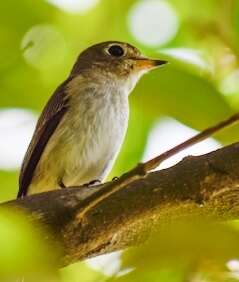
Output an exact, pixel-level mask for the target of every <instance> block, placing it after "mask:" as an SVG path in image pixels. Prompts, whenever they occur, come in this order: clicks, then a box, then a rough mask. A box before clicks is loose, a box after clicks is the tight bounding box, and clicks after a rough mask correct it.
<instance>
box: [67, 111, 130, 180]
mask: <svg viewBox="0 0 239 282" xmlns="http://www.w3.org/2000/svg"><path fill="white" fill-rule="evenodd" d="M127 123H128V115H127V113H120V115H117V113H115V112H110V111H106V113H105V114H104V113H103V112H101V113H100V114H99V115H98V116H97V117H96V118H95V122H92V123H90V124H91V126H89V125H88V126H87V128H85V129H84V130H83V128H82V123H81V124H79V125H78V129H77V130H76V133H74V134H73V136H72V138H71V139H70V140H71V141H70V143H69V147H70V148H69V154H67V158H66V162H65V174H64V177H63V182H64V184H65V185H66V186H74V185H81V184H85V183H88V182H90V181H92V180H103V179H104V178H105V177H106V175H107V174H108V173H109V170H110V169H111V167H112V165H113V162H114V160H115V158H116V156H117V154H118V152H119V150H120V147H121V144H122V142H123V140H124V136H125V132H126V129H127ZM82 132H84V136H82Z"/></svg>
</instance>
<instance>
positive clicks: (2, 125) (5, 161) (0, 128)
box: [0, 108, 37, 170]
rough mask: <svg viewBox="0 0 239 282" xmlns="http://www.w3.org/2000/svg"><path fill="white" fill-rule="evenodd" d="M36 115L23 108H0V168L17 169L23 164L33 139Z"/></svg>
mask: <svg viewBox="0 0 239 282" xmlns="http://www.w3.org/2000/svg"><path fill="white" fill-rule="evenodd" d="M36 120H37V118H36V116H35V115H34V114H33V113H32V112H30V111H27V110H23V109H14V108H13V109H3V110H0V169H1V170H15V169H18V168H19V167H20V165H21V162H22V160H23V157H24V155H25V152H26V150H27V147H28V144H29V142H30V140H31V136H32V134H33V131H34V128H35V125H36Z"/></svg>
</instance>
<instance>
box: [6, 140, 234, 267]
mask: <svg viewBox="0 0 239 282" xmlns="http://www.w3.org/2000/svg"><path fill="white" fill-rule="evenodd" d="M107 185H108V183H105V184H103V185H98V186H94V187H76V188H67V189H61V190H54V191H50V192H45V193H42V194H36V195H32V196H27V197H25V198H23V199H17V200H14V201H10V202H7V203H3V204H1V206H2V207H14V208H15V209H21V210H24V211H27V214H28V217H27V218H28V219H29V220H30V221H33V222H37V223H40V224H41V225H43V226H44V227H46V228H47V229H48V231H49V233H48V236H47V237H46V240H51V239H52V238H54V240H56V239H57V241H58V242H59V243H60V245H61V247H62V249H63V255H62V257H61V259H60V266H65V265H68V264H71V263H73V262H76V261H79V260H82V259H86V258H89V257H92V256H96V255H99V254H105V253H109V252H112V251H115V250H120V249H123V248H126V247H129V246H132V245H136V244H138V243H140V242H141V241H143V240H144V239H145V238H146V237H145V235H146V234H148V232H149V231H150V230H151V229H152V228H154V227H156V226H161V225H163V224H165V223H167V222H168V221H171V220H172V219H173V218H178V217H188V216H189V217H191V216H201V217H207V218H213V219H214V220H228V219H238V218H239V143H236V144H233V145H230V146H228V147H225V148H222V149H219V150H217V151H215V152H211V153H209V154H206V155H202V156H197V157H193V156H189V157H187V158H185V159H183V160H182V161H181V162H180V163H178V164H177V165H175V166H173V167H171V168H168V169H165V170H160V171H156V172H151V173H149V174H148V175H147V176H146V177H144V178H142V179H138V180H136V181H133V182H132V183H130V184H128V185H127V186H126V187H124V188H123V189H120V190H119V191H117V192H115V193H113V194H112V195H110V196H108V197H107V198H105V199H103V200H102V201H101V202H99V203H98V204H97V205H96V206H94V207H93V208H91V209H89V210H88V211H87V213H85V214H84V213H82V212H83V211H84V209H85V207H87V206H88V205H89V203H91V201H93V200H94V199H96V198H97V197H99V193H104V190H105V189H107ZM115 185H117V180H116V181H115ZM82 214H84V216H83V217H82ZM143 231H144V232H143Z"/></svg>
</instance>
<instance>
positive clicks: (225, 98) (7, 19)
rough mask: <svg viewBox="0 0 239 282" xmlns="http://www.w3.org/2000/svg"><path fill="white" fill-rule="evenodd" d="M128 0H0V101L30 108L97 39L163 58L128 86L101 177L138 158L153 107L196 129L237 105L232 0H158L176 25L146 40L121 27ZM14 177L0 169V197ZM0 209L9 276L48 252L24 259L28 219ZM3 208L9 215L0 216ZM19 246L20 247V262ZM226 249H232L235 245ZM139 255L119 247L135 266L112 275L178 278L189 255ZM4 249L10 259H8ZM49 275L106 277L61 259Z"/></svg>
mask: <svg viewBox="0 0 239 282" xmlns="http://www.w3.org/2000/svg"><path fill="white" fill-rule="evenodd" d="M146 1H147V0H146ZM156 1H157V0H156ZM158 1H160V0H158ZM162 1H163V0H162ZM136 2H137V3H138V2H140V1H134V0H121V1H120V0H101V1H99V3H98V4H97V5H96V6H94V7H92V8H91V9H89V10H88V11H86V12H84V13H81V12H79V13H74V14H72V13H69V12H66V11H63V10H61V9H59V8H57V7H55V6H54V5H51V4H49V3H47V2H46V1H40V0H37V1H33V0H21V1H18V0H8V1H1V3H0V38H1V40H0V85H1V94H0V109H6V108H22V109H28V110H31V111H33V112H35V113H36V114H39V113H40V111H41V109H42V108H43V106H44V104H45V103H46V101H47V99H48V98H49V96H50V95H51V93H52V92H53V91H54V90H55V88H56V87H57V85H59V83H60V82H62V81H63V80H64V79H65V78H66V77H67V75H68V73H69V71H70V69H71V66H72V65H73V63H74V61H75V59H76V57H77V56H78V54H79V53H80V52H81V51H82V50H83V49H85V48H86V47H88V46H89V45H91V44H94V43H96V42H100V41H105V40H122V41H127V42H129V43H131V44H133V45H135V46H137V47H138V48H139V49H140V50H141V51H142V52H143V53H144V54H146V55H149V56H152V57H155V58H161V59H168V60H169V61H170V64H169V65H167V66H166V67H165V68H162V69H159V70H155V71H153V72H152V73H150V74H148V75H146V76H145V77H144V78H143V79H142V80H141V81H140V83H139V84H138V85H137V87H136V88H135V89H134V91H133V93H132V95H131V96H130V106H131V117H130V124H129V130H128V134H127V138H126V141H125V144H124V146H123V148H122V152H121V154H120V157H119V158H118V160H117V162H116V165H115V167H114V170H113V172H112V173H111V176H110V177H112V176H116V175H120V174H121V173H123V172H124V171H127V170H128V169H129V168H131V167H132V166H133V165H134V164H136V163H137V162H138V161H139V160H140V159H141V157H142V154H143V152H144V149H145V144H146V142H147V137H148V134H149V132H150V129H151V128H152V127H153V125H154V124H155V123H156V122H157V121H158V120H160V119H161V118H162V117H164V116H170V117H173V118H175V119H176V120H178V121H180V122H181V123H183V124H185V125H187V126H190V127H192V128H195V129H197V130H202V129H204V128H206V127H208V126H210V125H213V124H215V123H216V122H218V121H220V120H222V119H224V118H226V117H228V116H230V115H231V114H233V113H234V112H236V111H238V108H239V98H238V97H239V93H238V92H239V82H237V80H238V79H232V74H235V73H236V71H237V69H238V60H239V58H238V50H239V1H237V0H168V1H166V0H165V1H163V2H167V3H168V4H170V7H171V8H172V9H173V10H174V11H175V13H176V15H177V17H178V30H177V32H176V33H175V36H172V38H171V39H170V40H169V41H168V42H165V43H164V44H162V45H154V46H150V45H147V44H145V43H144V42H141V41H139V40H138V39H137V37H136V36H135V35H134V34H133V33H132V32H131V31H130V28H129V23H128V19H129V13H130V11H131V10H132V9H133V7H134V5H135V3H136ZM35 27H37V28H40V29H36V32H35V34H33V35H32V37H31V35H29V36H30V37H29V38H28V37H27V36H26V34H29V30H32V28H35ZM47 32H48V33H47ZM172 48H174V49H175V50H180V49H181V48H184V49H185V50H186V51H185V52H186V53H187V50H188V49H190V50H194V51H195V52H199V54H200V59H201V60H202V61H203V62H205V63H206V67H204V68H202V67H201V66H200V64H197V63H196V64H195V63H193V62H192V61H190V59H189V60H186V59H185V58H183V57H182V56H181V57H180V56H175V55H172V54H170V52H169V51H170V50H172ZM188 52H189V51H188ZM29 58H30V59H29ZM29 60H30V61H29ZM238 77H239V75H238ZM238 81H239V80H238ZM0 138H4V131H2V132H1V133H0ZM216 138H217V140H218V141H219V142H221V143H222V144H229V143H232V142H235V141H237V140H238V138H239V126H238V125H236V126H233V127H231V128H230V129H227V130H224V131H223V132H221V133H220V134H218V135H216ZM0 157H1V156H0ZM17 179H18V171H6V170H2V171H1V170H0V183H1V193H0V200H1V201H5V200H10V199H13V198H14V197H15V195H16V192H17ZM0 217H3V220H0V222H1V224H0V249H1V248H3V246H5V248H4V249H1V250H3V251H2V252H1V254H0V264H1V265H0V275H1V273H2V275H3V276H4V275H7V277H8V275H9V273H11V274H12V273H16V274H18V273H19V268H20V269H25V268H24V267H25V266H26V265H29V264H30V265H32V268H33V269H34V271H36V268H35V265H36V264H38V265H42V269H44V271H45V265H46V262H45V260H43V259H42V257H44V256H46V257H48V252H46V253H45V255H42V256H41V255H40V254H39V260H36V261H37V262H34V263H33V261H34V260H33V259H32V257H31V255H32V252H33V250H32V248H34V247H33V246H34V242H35V241H34V240H35V239H31V238H30V239H29V238H28V236H29V234H31V231H29V232H27V231H26V230H27V228H28V227H27V228H21V227H19V226H18V224H14V223H15V222H18V221H19V222H21V219H20V218H19V219H16V218H15V214H14V213H13V214H9V215H8V216H5V213H4V212H3V214H2V215H0ZM6 218H7V219H8V220H4V219H6ZM23 224H25V223H24V221H23ZM227 228H228V227H226V231H225V230H224V231H225V232H227ZM29 229H31V228H30V227H29ZM6 230H9V232H10V233H11V236H10V235H4V234H5V233H4V232H5V231H6ZM190 230H191V229H190ZM190 230H189V232H190ZM191 231H192V230H191ZM224 231H223V232H224ZM228 232H229V233H230V232H231V231H228ZM25 233H26V234H25ZM16 234H18V235H17V236H16ZM224 235H225V234H224V233H223V234H222V236H224ZM9 236H10V237H9ZM21 236H22V241H23V242H21V243H19V240H18V239H17V238H18V237H21ZM228 236H230V235H228ZM233 236H234V235H233ZM30 237H31V236H30ZM9 238H10V239H9ZM233 238H234V237H233ZM174 239H175V238H174ZM36 240H38V238H36ZM165 240H166V239H165ZM9 241H10V242H11V244H10V243H9ZM194 243H195V242H194ZM212 243H213V242H212ZM179 244H181V242H180V241H179ZM192 244H193V243H192ZM196 244H197V243H195V245H196ZM202 244H203V242H202ZM36 245H37V244H36ZM168 245H170V244H168ZM7 246H8V247H9V248H8V247H7ZM27 246H28V247H27ZM161 247H162V246H161ZM159 248H160V246H159ZM212 249H213V248H212ZM23 251H24V253H28V254H29V255H28V257H27V258H25V259H24V263H22V264H20V265H21V267H19V262H20V261H21V262H22V258H21V255H20V254H21V253H22V252H23ZM180 251H182V250H180ZM212 252H213V251H212ZM222 252H223V250H222ZM145 253H146V254H145ZM232 253H233V256H234V255H235V252H232ZM130 255H131V257H130ZM142 255H144V256H145V255H148V256H149V254H148V253H147V250H145V249H144V250H142V253H140V251H138V252H135V253H134V252H133V251H132V253H130V252H129V254H128V255H126V259H125V264H126V265H128V267H130V266H131V267H132V266H135V267H136V271H135V272H134V274H132V273H131V274H129V275H126V276H124V278H119V280H123V281H166V282H167V281H186V280H184V279H185V275H184V274H185V272H186V270H185V269H187V270H188V264H185V263H184V262H182V263H181V262H180V263H178V261H177V262H175V260H174V261H172V260H171V257H172V256H173V255H172V256H171V257H170V256H167V258H166V259H167V262H168V261H169V263H167V264H166V266H162V267H161V268H160V270H159V269H158V268H154V267H153V268H150V264H147V266H145V271H144V275H145V276H144V278H143V277H142V273H141V272H142V266H140V262H139V261H138V260H139V258H140V256H142ZM185 256H187V255H185ZM13 257H14V258H15V260H13V261H11V259H12V258H13ZM222 257H224V256H223V255H222ZM229 257H230V256H229ZM227 258H228V256H227ZM150 261H152V264H151V266H153V265H154V264H157V263H159V262H158V258H157V256H155V257H154V258H153V259H151V260H150ZM9 264H11V266H12V268H11V271H8V268H9ZM24 265H25V266H24ZM137 267H138V268H137ZM26 269H27V268H26ZM137 269H141V270H140V271H141V272H140V271H139V273H137ZM206 269H207V268H206ZM211 269H212V268H211ZM213 269H214V268H213ZM218 269H220V271H219V273H224V271H225V269H224V268H223V269H222V268H221V266H220V267H218V268H217V270H218ZM215 272H217V271H215ZM46 273H48V272H47V271H46ZM49 275H50V274H49ZM59 275H60V276H59ZM130 275H131V276H130ZM137 275H138V276H137ZM53 276H54V279H56V281H58V280H59V281H64V282H71V281H82V282H84V281H101V280H102V281H105V279H108V278H106V277H104V276H103V274H102V273H98V272H97V273H96V272H94V271H92V270H90V269H88V268H87V267H86V266H85V265H84V264H77V265H74V266H70V267H68V268H66V269H65V270H63V271H62V272H61V273H60V274H59V273H58V274H54V275H53ZM216 276H217V275H216ZM219 276H220V275H219ZM4 277H5V276H4ZM49 277H50V276H49ZM139 277H141V278H139ZM160 277H161V278H160ZM203 277H204V276H203ZM49 279H51V278H49ZM52 279H53V278H52ZM112 279H113V280H114V279H116V278H112ZM127 279H128V280H127ZM140 279H143V280H140ZM203 279H204V280H199V281H227V278H225V277H224V276H223V278H222V277H221V276H220V279H222V280H219V278H218V277H217V278H215V277H214V278H212V277H208V276H207V275H206V276H205V277H204V278H203ZM210 279H211V280H210ZM213 279H214V280H213ZM223 279H225V280H223ZM230 279H232V278H230ZM233 279H234V278H233ZM43 281H44V280H43ZM49 281H50V280H49ZM52 281H53V280H52ZM187 281H188V280H187ZM228 281H234V280H228Z"/></svg>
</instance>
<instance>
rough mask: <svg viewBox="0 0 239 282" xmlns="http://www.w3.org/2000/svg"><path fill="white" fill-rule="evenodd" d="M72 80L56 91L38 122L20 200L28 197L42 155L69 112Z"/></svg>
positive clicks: (24, 169)
mask: <svg viewBox="0 0 239 282" xmlns="http://www.w3.org/2000/svg"><path fill="white" fill-rule="evenodd" d="M70 80H71V78H69V79H67V80H66V81H65V82H63V83H62V84H61V85H60V86H59V87H58V88H57V89H56V91H55V92H54V94H53V95H52V97H51V98H50V100H49V101H48V103H47V104H46V106H45V108H44V110H43V112H42V114H41V116H40V118H39V120H38V122H37V125H36V129H35V132H34V134H33V137H32V140H31V142H30V145H29V147H28V149H27V152H26V155H25V157H24V160H23V163H22V167H21V171H20V177H19V191H18V195H17V197H18V198H20V197H23V196H25V195H27V191H28V187H29V185H30V184H31V181H32V178H33V174H34V171H35V169H36V167H37V164H38V162H39V160H40V158H41V155H42V153H43V152H44V149H45V147H46V145H47V143H48V141H49V139H50V138H51V136H52V134H53V133H54V131H55V129H56V128H57V126H58V124H59V123H60V121H61V120H62V118H63V116H64V115H65V113H66V111H67V107H68V97H67V93H66V87H67V85H68V82H69V81H70Z"/></svg>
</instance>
